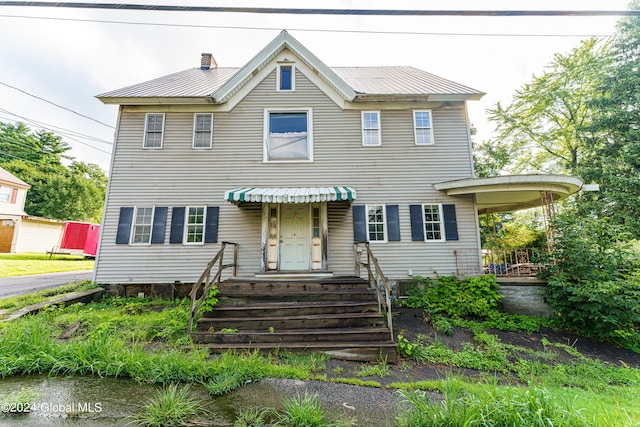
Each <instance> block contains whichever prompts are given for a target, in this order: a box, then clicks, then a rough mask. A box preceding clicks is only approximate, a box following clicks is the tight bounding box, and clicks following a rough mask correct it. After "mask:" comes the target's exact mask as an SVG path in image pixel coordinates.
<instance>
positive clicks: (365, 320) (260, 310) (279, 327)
mask: <svg viewBox="0 0 640 427" xmlns="http://www.w3.org/2000/svg"><path fill="white" fill-rule="evenodd" d="M313 276H314V277H309V278H306V279H303V278H300V277H297V278H295V279H294V278H286V277H280V276H271V275H268V277H267V278H263V277H260V278H232V279H227V280H225V281H223V282H221V283H220V285H219V286H218V289H219V291H220V293H219V295H218V299H219V302H218V304H217V305H216V306H215V308H214V309H213V310H212V311H211V312H208V313H203V315H202V316H201V317H200V319H198V320H197V324H196V326H195V327H194V331H193V332H192V333H191V336H192V337H193V340H194V342H195V343H196V344H198V345H199V346H203V347H207V348H209V349H210V350H211V351H212V352H218V351H223V350H229V349H260V350H265V351H270V350H276V349H286V350H289V351H292V352H315V353H325V354H328V355H331V356H332V357H335V358H340V359H346V360H366V361H371V360H379V359H386V360H387V361H388V362H395V361H397V359H398V354H397V351H396V345H395V343H394V342H393V341H392V339H391V331H390V330H389V328H388V327H387V325H386V324H385V318H384V317H383V316H382V315H381V314H380V313H379V312H378V303H377V301H376V298H375V294H374V293H373V292H372V290H371V289H370V288H369V284H368V282H367V281H365V280H363V279H361V278H359V277H325V278H322V277H317V276H315V275H313Z"/></svg>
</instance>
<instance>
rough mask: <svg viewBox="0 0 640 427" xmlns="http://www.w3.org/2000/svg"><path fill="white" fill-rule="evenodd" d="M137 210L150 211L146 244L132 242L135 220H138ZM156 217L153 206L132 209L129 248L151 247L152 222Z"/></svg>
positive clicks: (134, 233) (134, 232)
mask: <svg viewBox="0 0 640 427" xmlns="http://www.w3.org/2000/svg"><path fill="white" fill-rule="evenodd" d="M138 209H151V222H150V223H149V225H148V226H149V239H148V241H146V242H134V241H133V239H134V237H135V235H136V226H137V225H138V224H137V223H136V218H138ZM155 216H156V206H155V205H140V206H137V205H136V206H134V207H133V216H132V217H131V234H130V236H129V245H131V246H151V239H152V238H153V222H154V220H155Z"/></svg>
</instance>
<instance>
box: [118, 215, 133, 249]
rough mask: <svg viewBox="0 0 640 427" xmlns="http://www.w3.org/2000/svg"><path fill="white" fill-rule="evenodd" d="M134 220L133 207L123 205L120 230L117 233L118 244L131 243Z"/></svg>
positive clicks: (119, 224) (119, 223)
mask: <svg viewBox="0 0 640 427" xmlns="http://www.w3.org/2000/svg"><path fill="white" fill-rule="evenodd" d="M132 220H133V208H130V207H121V208H120V219H119V220H118V232H117V233H116V244H118V245H127V244H129V237H130V236H131V221H132Z"/></svg>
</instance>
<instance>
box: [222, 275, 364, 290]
mask: <svg viewBox="0 0 640 427" xmlns="http://www.w3.org/2000/svg"><path fill="white" fill-rule="evenodd" d="M218 289H219V290H220V293H227V292H230V293H232V294H235V293H236V292H239V293H240V294H246V293H256V292H258V293H265V292H266V293H270V292H276V293H278V292H279V293H283V292H285V293H286V292H291V291H293V292H296V293H300V292H318V291H324V292H334V291H348V290H351V291H355V290H360V291H367V290H369V284H368V283H367V281H365V280H362V279H357V278H353V279H351V278H345V279H342V280H338V279H325V280H322V281H295V280H246V279H227V280H225V281H223V282H222V283H220V284H219V285H218Z"/></svg>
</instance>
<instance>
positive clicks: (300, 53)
mask: <svg viewBox="0 0 640 427" xmlns="http://www.w3.org/2000/svg"><path fill="white" fill-rule="evenodd" d="M285 48H286V49H288V50H290V51H291V52H292V53H293V54H294V55H295V56H297V57H298V59H299V60H300V61H302V62H303V63H305V65H307V66H309V67H310V68H312V69H314V70H316V71H318V75H319V76H320V78H321V79H322V80H324V81H325V82H326V83H328V84H329V86H331V87H332V88H333V89H334V90H336V91H337V92H338V93H339V94H340V95H341V96H342V97H343V98H344V99H345V100H347V101H352V100H353V99H354V98H355V97H356V92H355V91H354V90H353V89H352V88H351V87H350V86H349V85H348V84H347V83H346V82H345V81H344V80H342V79H341V78H340V77H339V76H338V75H337V74H336V73H335V72H334V71H333V70H332V69H331V68H329V67H328V66H327V65H326V64H325V63H324V62H322V61H321V60H320V59H319V58H318V57H317V56H316V55H314V54H313V53H312V52H311V51H310V50H309V49H307V48H306V47H305V46H304V45H303V44H302V43H300V42H299V41H298V40H297V39H296V38H295V37H293V36H292V35H291V34H289V32H288V31H287V30H282V31H280V33H279V34H278V35H277V36H276V37H275V38H274V39H273V40H271V42H269V43H268V44H267V45H266V46H265V47H264V48H262V50H260V52H258V53H257V54H256V55H255V56H254V57H253V58H251V59H250V60H249V62H247V63H246V64H245V65H244V66H243V67H242V68H240V69H239V70H238V72H237V73H236V74H235V75H234V76H233V77H232V78H231V79H229V80H228V81H227V82H226V83H225V84H224V85H222V86H221V87H220V88H219V89H218V90H216V91H215V92H214V93H213V94H211V97H212V98H213V100H214V101H215V102H218V103H222V102H225V101H227V100H228V99H229V98H230V97H231V96H233V94H235V93H236V92H237V91H238V90H240V88H241V87H242V86H244V85H245V84H246V83H247V82H248V81H249V80H250V79H251V78H252V77H253V76H254V75H255V73H256V72H257V71H260V70H262V69H263V68H264V67H266V66H267V65H268V64H269V63H270V62H271V61H272V60H273V59H274V58H275V57H276V56H277V55H278V54H279V53H280V52H282V51H283V50H284V49H285Z"/></svg>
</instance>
